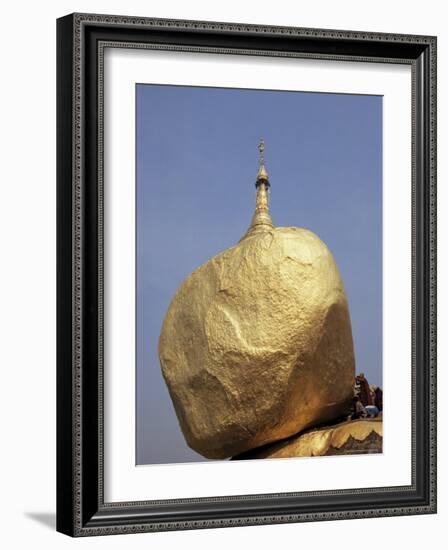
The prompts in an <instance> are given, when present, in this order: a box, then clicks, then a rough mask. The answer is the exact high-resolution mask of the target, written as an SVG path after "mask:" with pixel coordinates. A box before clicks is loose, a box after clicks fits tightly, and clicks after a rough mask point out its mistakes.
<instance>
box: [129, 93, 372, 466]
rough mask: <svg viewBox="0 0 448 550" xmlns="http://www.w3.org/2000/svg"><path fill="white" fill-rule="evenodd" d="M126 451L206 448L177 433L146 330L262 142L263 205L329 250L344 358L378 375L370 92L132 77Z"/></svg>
mask: <svg viewBox="0 0 448 550" xmlns="http://www.w3.org/2000/svg"><path fill="white" fill-rule="evenodd" d="M136 97H137V155H136V156H137V158H136V163H137V222H136V225H137V227H136V231H137V296H136V300H137V411H136V412H137V464H150V463H152V464H154V463H171V462H189V461H196V460H205V459H204V458H203V457H201V456H200V455H197V454H196V453H195V452H194V451H192V450H191V449H189V448H188V447H187V445H186V443H185V440H184V438H183V435H182V433H181V432H180V429H179V426H178V422H177V419H176V416H175V413H174V409H173V406H172V403H171V400H170V398H169V395H168V391H167V389H166V386H165V383H164V381H163V378H162V374H161V371H160V365H159V361H158V355H157V342H158V338H159V334H160V328H161V324H162V320H163V317H164V315H165V312H166V310H167V308H168V305H169V303H170V301H171V298H172V296H173V294H174V292H175V290H176V288H177V287H178V286H179V285H180V284H181V282H182V281H183V280H184V279H185V277H186V276H187V275H188V274H189V273H190V272H191V271H193V270H194V269H195V268H197V267H198V266H199V265H201V264H202V263H204V262H206V261H207V260H208V259H209V258H210V257H212V256H214V255H216V254H218V253H219V252H221V251H222V250H224V249H226V248H228V247H229V246H232V245H234V244H235V243H236V242H237V241H238V240H239V239H240V238H241V236H242V235H243V234H244V232H245V230H246V229H247V227H248V225H249V223H250V220H251V217H252V213H253V209H254V203H255V187H254V182H255V177H256V173H257V169H258V149H257V146H258V143H259V140H260V138H261V137H263V138H264V140H265V143H266V151H265V158H266V166H267V169H268V172H269V177H270V181H271V201H270V206H271V215H272V219H273V222H274V224H275V225H277V226H283V227H285V226H299V227H306V228H308V229H310V230H312V231H314V232H315V233H317V235H319V237H320V238H321V239H322V240H323V241H324V242H325V243H326V244H327V245H328V246H329V248H330V250H331V251H332V253H333V255H334V257H335V259H336V262H337V264H338V267H339V270H340V272H341V275H342V278H343V281H344V285H345V289H346V292H347V296H348V301H349V306H350V314H351V320H352V329H353V338H354V344H355V356H356V371H357V372H358V373H359V372H364V373H365V374H366V376H367V378H368V380H369V382H371V383H375V384H379V385H382V98H381V97H379V96H367V95H364V96H363V95H349V94H322V93H305V92H279V91H261V90H236V89H223V88H197V87H185V86H161V85H148V84H141V85H137V90H136Z"/></svg>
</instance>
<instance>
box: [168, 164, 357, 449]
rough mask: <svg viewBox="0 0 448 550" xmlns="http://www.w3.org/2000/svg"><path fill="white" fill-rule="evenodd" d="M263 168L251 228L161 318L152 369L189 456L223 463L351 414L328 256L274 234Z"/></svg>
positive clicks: (313, 242) (299, 237)
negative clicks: (157, 370)
mask: <svg viewBox="0 0 448 550" xmlns="http://www.w3.org/2000/svg"><path fill="white" fill-rule="evenodd" d="M268 188H269V181H268V178H267V173H266V170H265V168H264V165H263V164H261V166H260V171H259V173H258V177H257V205H256V211H255V214H254V217H253V220H252V223H251V226H250V228H249V230H248V232H247V233H246V235H245V236H244V237H243V239H242V240H241V241H240V242H239V243H238V244H237V245H236V246H234V247H232V248H230V249H228V250H226V251H224V252H222V253H221V254H218V255H217V256H215V257H213V258H211V259H210V260H209V261H208V262H206V263H205V264H203V265H202V266H200V267H199V268H198V269H196V270H195V271H194V272H193V273H191V274H190V275H189V276H188V277H187V279H186V280H185V281H184V282H183V283H182V285H181V286H180V287H179V289H178V290H177V292H176V294H175V296H174V298H173V300H172V302H171V304H170V306H169V308H168V311H167V313H166V316H165V319H164V322H163V327H162V331H161V335H160V340H159V357H160V363H161V367H162V372H163V376H164V378H165V381H166V383H167V386H168V389H169V392H170V395H171V399H172V401H173V404H174V407H175V410H176V414H177V417H178V419H179V423H180V426H181V429H182V432H183V433H184V436H185V438H186V441H187V443H188V445H189V446H190V447H191V448H192V449H194V450H195V451H197V452H198V453H200V454H202V455H203V456H205V457H208V458H220V459H222V458H227V457H231V456H234V455H236V454H239V453H242V452H244V451H246V450H248V449H253V448H255V447H259V446H261V445H265V444H267V443H271V442H273V441H277V440H280V439H284V438H287V437H289V436H291V435H293V434H296V433H298V432H299V431H301V430H304V429H305V428H307V427H310V426H314V425H316V424H319V423H322V422H325V421H328V420H331V419H335V418H339V417H341V416H344V415H345V414H348V412H349V409H350V404H351V400H352V397H353V381H354V376H355V360H354V353H353V342H352V333H351V324H350V316H349V309H348V304H347V299H346V295H345V292H344V288H343V284H342V281H341V277H340V274H339V272H338V269H337V266H336V263H335V261H334V259H333V256H332V254H331V252H330V251H329V249H328V248H327V246H326V245H325V244H324V243H323V242H322V241H321V240H320V239H319V237H317V236H316V235H315V234H314V233H312V232H311V231H308V230H306V229H301V228H297V227H288V228H282V227H274V226H273V224H272V221H271V218H270V214H269V209H268Z"/></svg>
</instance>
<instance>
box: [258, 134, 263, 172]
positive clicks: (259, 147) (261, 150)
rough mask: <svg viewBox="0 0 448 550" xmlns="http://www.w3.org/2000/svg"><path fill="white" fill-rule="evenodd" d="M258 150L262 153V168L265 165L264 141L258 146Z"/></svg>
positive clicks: (261, 140)
mask: <svg viewBox="0 0 448 550" xmlns="http://www.w3.org/2000/svg"><path fill="white" fill-rule="evenodd" d="M258 150H259V151H260V166H261V165H263V164H264V139H263V138H261V139H260V144H259V145H258Z"/></svg>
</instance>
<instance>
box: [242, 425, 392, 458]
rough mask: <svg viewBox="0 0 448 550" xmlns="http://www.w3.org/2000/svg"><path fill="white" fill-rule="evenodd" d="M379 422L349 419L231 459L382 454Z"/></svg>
mask: <svg viewBox="0 0 448 550" xmlns="http://www.w3.org/2000/svg"><path fill="white" fill-rule="evenodd" d="M382 450H383V422H382V420H381V419H376V418H374V419H366V420H364V419H363V420H349V421H346V422H341V423H340V424H335V425H333V426H325V427H321V428H313V429H311V430H308V431H306V432H303V433H301V434H299V435H296V436H294V437H291V438H288V439H286V440H283V441H278V442H276V443H272V444H271V445H266V446H264V447H262V448H259V449H253V450H252V451H248V452H246V453H243V454H241V455H238V456H234V457H233V458H232V460H246V459H253V458H294V457H311V456H331V455H353V454H374V453H382Z"/></svg>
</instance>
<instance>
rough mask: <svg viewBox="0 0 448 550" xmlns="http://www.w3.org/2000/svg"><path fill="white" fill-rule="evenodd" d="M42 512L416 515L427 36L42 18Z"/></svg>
mask: <svg viewBox="0 0 448 550" xmlns="http://www.w3.org/2000/svg"><path fill="white" fill-rule="evenodd" d="M57 40H58V62H57V69H58V105H57V114H58V128H57V131H58V167H57V179H58V202H57V207H58V446H57V449H58V460H57V464H58V472H57V476H58V492H57V497H58V498H57V500H58V502H57V528H58V530H59V531H61V532H63V533H66V534H68V535H71V536H89V535H105V534H115V533H132V532H147V531H160V530H172V529H195V528H211V527H226V526H236V525H258V524H260V525H261V524H266V523H284V522H301V521H318V520H319V521H320V520H331V519H339V518H343V519H348V518H362V517H372V516H390V515H403V514H424V513H434V512H435V511H436V434H435V425H436V424H435V423H436V413H435V406H436V402H435V400H436V397H435V395H436V372H435V368H436V364H435V363H436V318H435V312H436V258H435V255H436V38H435V37H428V36H407V35H400V34H396V35H391V34H377V33H368V32H351V31H336V30H320V29H319V30H318V29H304V28H290V27H269V26H266V27H261V26H255V25H249V24H247V25H245V24H244V25H243V24H232V23H213V22H200V21H177V20H163V19H147V18H138V17H123V16H109V15H104V16H103V15H91V14H73V15H69V16H67V17H63V18H61V19H59V20H58V24H57Z"/></svg>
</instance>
